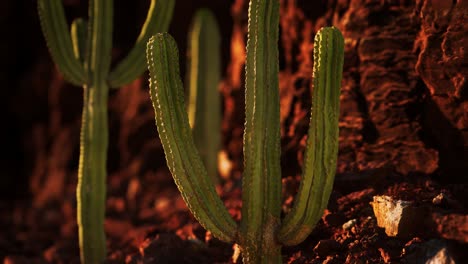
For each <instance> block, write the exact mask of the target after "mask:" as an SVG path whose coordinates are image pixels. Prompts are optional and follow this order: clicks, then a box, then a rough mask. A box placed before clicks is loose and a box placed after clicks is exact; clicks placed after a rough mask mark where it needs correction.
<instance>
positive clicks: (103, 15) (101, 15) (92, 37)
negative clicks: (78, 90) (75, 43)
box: [87, 0, 144, 84]
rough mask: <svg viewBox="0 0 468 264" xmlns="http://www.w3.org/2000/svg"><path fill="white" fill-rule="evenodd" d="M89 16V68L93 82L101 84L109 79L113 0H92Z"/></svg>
mask: <svg viewBox="0 0 468 264" xmlns="http://www.w3.org/2000/svg"><path fill="white" fill-rule="evenodd" d="M89 17H90V20H89V23H90V25H89V32H88V37H89V39H88V46H89V47H90V52H89V54H88V56H89V59H88V62H89V65H88V69H87V70H88V74H90V77H91V81H92V83H97V84H100V83H102V82H104V81H106V80H107V76H108V74H109V70H110V64H111V56H112V20H113V1H112V0H90V1H89ZM143 65H144V61H143Z"/></svg>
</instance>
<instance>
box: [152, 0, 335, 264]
mask: <svg viewBox="0 0 468 264" xmlns="http://www.w3.org/2000/svg"><path fill="white" fill-rule="evenodd" d="M278 24H279V2H278V1H271V0H251V1H250V8H249V28H248V32H249V34H248V38H249V39H248V42H247V64H246V97H245V100H246V123H245V131H244V157H245V158H244V177H243V185H242V188H243V193H242V199H243V208H242V220H241V223H240V225H237V224H236V223H235V222H234V221H233V220H232V218H231V217H230V216H229V214H228V212H227V210H226V209H225V208H224V207H223V206H222V202H221V200H220V199H219V197H218V196H217V195H216V192H215V190H214V188H213V186H212V185H209V182H210V181H209V178H208V176H207V173H206V170H205V168H204V166H203V164H202V162H201V158H200V156H199V154H198V153H197V150H196V148H195V144H194V142H193V137H192V136H191V134H190V127H189V122H188V118H187V115H186V112H185V111H184V102H183V101H184V98H183V89H182V82H181V80H180V76H179V75H178V73H179V65H178V52H177V48H176V43H175V41H174V40H173V38H172V37H170V36H169V35H168V34H167V33H164V34H158V35H156V36H153V37H152V38H151V39H150V41H149V42H148V48H147V59H148V67H149V71H150V94H151V99H152V101H153V107H154V110H155V117H156V125H157V128H158V132H159V136H160V138H161V142H162V144H163V147H164V151H165V154H166V159H167V164H168V166H169V169H170V171H171V173H172V176H173V178H174V180H175V182H176V184H177V186H178V188H179V190H180V192H181V194H182V196H183V198H184V200H185V202H186V203H187V205H188V207H189V209H190V210H191V212H192V213H193V214H194V215H195V217H196V218H197V220H198V221H199V222H200V223H201V224H202V225H203V226H204V227H205V228H206V229H207V230H209V231H211V232H212V234H213V235H214V236H216V237H218V238H219V239H221V240H224V241H226V242H236V243H238V244H239V245H240V247H241V250H242V254H243V260H244V263H282V257H281V247H282V246H284V245H286V246H290V245H295V244H298V243H300V242H302V241H303V240H304V239H305V238H306V237H307V236H308V235H309V234H310V232H311V230H312V228H313V227H314V225H315V224H316V222H317V221H318V219H319V218H320V216H321V215H322V212H323V209H324V208H325V207H326V204H327V201H328V198H329V195H330V192H331V188H332V185H333V180H334V175H335V170H336V168H335V167H336V160H337V150H338V116H339V95H340V84H341V72H342V68H343V57H344V56H343V53H344V47H343V46H344V41H343V37H342V35H341V33H340V32H339V30H338V29H336V28H334V27H331V28H323V29H321V30H320V31H319V32H318V33H317V35H316V38H315V47H314V58H315V61H314V69H313V76H314V91H313V111H312V116H311V119H310V128H309V132H308V142H307V149H306V156H305V160H304V164H306V165H305V168H304V171H303V177H302V181H301V186H300V190H299V193H298V194H297V196H296V201H295V204H294V207H293V209H292V211H291V212H290V213H288V214H287V215H286V218H285V219H284V220H283V221H281V219H280V212H281V209H280V208H281V204H280V202H281V200H280V194H281V175H280V159H279V155H280V143H279V140H280V132H279V131H280V130H279V125H280V121H279V91H278V47H277V42H278Z"/></svg>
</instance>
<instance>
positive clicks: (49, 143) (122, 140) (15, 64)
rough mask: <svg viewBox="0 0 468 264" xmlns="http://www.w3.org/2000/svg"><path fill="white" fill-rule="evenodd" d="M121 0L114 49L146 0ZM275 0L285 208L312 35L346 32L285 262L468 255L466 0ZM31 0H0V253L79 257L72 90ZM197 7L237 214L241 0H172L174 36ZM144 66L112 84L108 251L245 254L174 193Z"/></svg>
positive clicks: (225, 258) (226, 181) (165, 257)
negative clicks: (330, 110)
mask: <svg viewBox="0 0 468 264" xmlns="http://www.w3.org/2000/svg"><path fill="white" fill-rule="evenodd" d="M86 2H87V1H79V0H75V1H64V3H65V6H66V11H67V15H68V16H69V17H73V16H77V15H82V14H83V12H84V14H85V10H86ZM126 2H127V1H116V8H115V9H116V19H115V23H116V28H118V29H119V30H118V31H117V32H116V33H115V34H114V35H115V36H114V37H115V41H114V42H115V44H114V46H115V50H114V54H115V58H116V60H117V59H119V58H121V57H122V56H123V54H125V52H126V51H127V50H128V49H129V48H130V47H131V45H132V40H133V39H134V38H135V37H136V35H137V34H138V28H139V26H140V23H141V22H142V19H144V14H145V12H146V11H145V10H146V8H147V3H146V1H136V2H137V4H131V3H126ZM192 2H196V3H192ZM280 2H281V22H280V33H281V35H280V43H279V46H280V56H281V58H280V71H281V72H280V96H281V135H282V139H281V143H282V156H281V165H282V175H283V201H284V203H283V209H284V212H287V211H288V210H289V208H290V207H291V205H292V202H293V199H294V195H295V193H296V191H297V188H298V186H299V181H300V175H301V167H302V164H301V162H302V154H303V151H304V147H305V136H306V133H307V128H308V120H309V114H310V104H311V98H310V95H311V83H312V76H311V75H312V74H311V70H312V64H313V56H312V50H313V38H314V34H315V32H316V31H317V30H318V29H319V28H320V27H321V26H326V25H335V26H337V27H338V28H339V29H340V30H342V32H343V35H344V37H345V40H346V51H345V65H344V74H343V82H342V95H341V113H340V139H339V140H340V149H339V158H338V166H337V175H336V181H335V185H334V189H333V193H332V195H331V198H330V201H329V204H328V207H327V210H326V211H325V212H324V215H323V217H322V220H321V221H320V222H319V223H318V225H317V227H316V228H315V229H314V231H313V232H312V234H311V235H310V236H309V237H308V239H307V240H306V241H304V242H303V243H301V244H300V245H298V246H295V247H285V248H283V259H284V263H464V262H466V261H464V260H465V259H466V257H468V253H467V252H468V251H467V250H468V185H467V181H468V180H467V179H468V178H467V175H468V84H467V76H468V63H467V62H468V55H467V53H466V47H468V37H467V36H468V21H467V20H468V19H467V17H468V15H467V14H468V2H467V1H464V0H454V1H445V0H432V1H431V0H416V1H406V0H387V1H383V0H333V1H305V0H281V1H280ZM35 4H36V3H35V2H34V3H31V1H28V2H27V3H22V2H20V1H13V0H11V1H2V3H1V4H0V18H1V19H2V20H3V22H4V23H0V32H1V33H2V35H4V36H10V37H9V38H7V39H6V40H5V41H2V42H3V43H0V47H2V48H0V54H1V55H2V58H5V59H2V60H0V82H2V83H3V84H5V87H4V88H5V89H3V91H2V93H3V98H4V104H3V105H2V106H1V107H3V108H4V109H2V110H3V112H4V113H5V114H4V124H6V126H5V125H4V126H3V129H2V130H1V137H0V139H1V140H2V142H1V145H2V146H3V147H4V152H3V154H2V159H1V160H0V165H1V167H2V168H3V170H2V172H1V175H0V260H3V263H5V264H6V263H8V264H12V263H79V256H78V255H79V250H78V243H77V241H78V238H77V224H76V212H75V208H76V198H75V187H76V174H77V172H76V171H77V160H78V154H79V152H78V151H79V150H78V142H79V127H80V113H81V103H82V101H81V96H82V91H81V88H80V87H74V86H71V85H70V84H67V83H66V82H65V81H64V80H63V78H62V77H61V75H60V74H59V73H58V72H57V70H56V69H55V68H54V66H53V63H52V62H51V59H50V57H49V55H48V52H47V49H46V47H45V44H44V40H43V38H42V35H41V32H40V28H39V26H38V20H37V15H36V10H35ZM202 6H207V7H209V8H211V9H212V10H213V11H215V14H216V16H217V18H218V19H219V23H220V28H221V31H222V32H223V33H222V34H223V43H222V45H223V48H222V50H223V55H222V59H223V71H224V74H223V77H224V79H223V82H222V83H221V85H220V91H221V94H222V96H223V113H224V118H223V126H222V135H223V146H224V147H223V151H224V152H225V154H226V155H225V157H224V159H223V162H224V163H223V164H228V165H229V166H225V167H224V168H225V170H223V173H222V175H223V177H222V181H221V184H220V185H219V186H217V190H218V192H219V194H220V196H221V197H222V199H223V201H224V202H225V205H226V207H227V208H228V210H229V212H230V213H231V215H232V216H233V217H234V219H236V220H239V219H240V217H241V211H240V208H241V206H242V202H241V190H240V187H241V179H242V158H243V157H242V133H243V123H244V113H243V112H244V93H243V85H244V81H243V78H244V73H243V71H244V68H243V67H244V66H243V63H244V58H245V57H244V56H245V50H244V47H245V41H246V30H247V28H246V26H247V8H248V1H247V0H231V1H208V0H206V1H184V0H179V1H178V2H177V5H176V10H175V16H174V20H173V22H172V25H171V28H170V33H171V34H173V35H174V36H175V39H176V40H177V41H178V43H179V48H180V50H181V51H183V50H185V49H186V39H185V38H186V33H187V28H188V25H189V21H186V20H187V17H190V16H191V15H192V14H193V12H194V11H195V10H196V8H198V7H202ZM120 18H121V19H120ZM27 32H29V33H27ZM183 54H184V52H181V55H183ZM184 63H185V57H184V56H182V64H181V65H184ZM183 73H184V69H182V76H184V74H183ZM146 80H147V76H143V77H142V78H141V79H138V80H136V81H135V82H133V83H132V84H131V85H128V86H125V87H122V88H120V89H119V90H116V91H112V93H111V95H110V102H109V122H110V124H109V126H110V127H109V131H110V144H109V162H108V171H109V177H108V190H107V197H108V199H107V208H106V223H105V229H106V234H107V238H108V240H107V246H108V263H242V260H241V258H235V257H233V255H235V254H234V252H235V246H233V245H230V244H226V243H223V242H221V241H219V240H217V239H215V238H212V237H211V235H210V233H209V232H206V231H205V230H204V229H203V228H202V227H201V226H200V225H199V224H198V223H197V222H196V220H195V219H194V218H193V217H192V215H191V214H190V212H189V211H188V209H187V207H186V206H185V204H184V202H183V200H182V198H181V196H180V195H179V193H178V191H177V188H176V186H175V185H174V183H173V181H172V178H171V176H170V173H169V171H168V169H167V167H166V165H165V158H164V153H163V150H162V146H161V143H160V142H159V140H158V137H157V136H158V135H157V131H156V126H155V122H154V114H153V110H152V106H151V103H150V100H149V96H148V95H149V94H148V87H147V81H146ZM378 197H384V198H383V199H384V200H385V199H387V201H388V200H389V199H390V203H391V202H395V203H401V204H405V206H404V208H405V210H406V211H404V212H402V213H401V214H399V215H401V216H402V221H400V224H399V225H398V226H397V227H396V231H395V230H394V231H395V232H393V233H392V231H390V227H388V226H387V227H385V226H384V225H383V224H382V223H380V222H381V221H378V219H381V218H389V215H386V213H388V212H387V211H385V210H384V211H383V212H381V211H378V210H377V211H376V210H375V209H376V208H377V207H378V205H379V202H378V201H380V200H379V198H378ZM402 201H405V202H402ZM379 223H380V225H381V226H383V227H379ZM386 224H387V225H388V223H386ZM431 261H432V262H431Z"/></svg>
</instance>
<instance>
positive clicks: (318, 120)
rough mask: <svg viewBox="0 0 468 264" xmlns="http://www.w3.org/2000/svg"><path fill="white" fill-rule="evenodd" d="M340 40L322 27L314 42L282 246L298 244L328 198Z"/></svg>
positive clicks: (332, 169) (334, 152) (335, 136)
mask: <svg viewBox="0 0 468 264" xmlns="http://www.w3.org/2000/svg"><path fill="white" fill-rule="evenodd" d="M343 54H344V41H343V36H342V35H341V33H340V31H339V30H338V29H336V28H334V27H328V28H323V29H322V30H320V31H319V32H318V33H317V35H316V36H315V42H314V69H313V77H314V91H313V99H312V116H311V118H310V125H309V132H308V139H307V146H306V150H305V151H306V153H305V156H304V166H305V167H304V169H303V175H302V181H301V185H300V187H299V193H298V194H297V196H296V199H295V203H294V206H293V209H292V211H291V212H290V213H289V214H288V215H287V216H286V219H285V220H284V222H283V224H282V226H281V229H280V231H279V235H278V238H279V240H280V241H281V243H282V244H284V245H296V244H298V243H300V242H302V241H303V240H304V239H305V238H306V237H307V236H308V235H309V233H310V232H311V231H312V229H313V227H314V226H315V224H316V223H317V221H318V220H319V219H320V217H321V216H322V214H323V210H324V209H325V207H326V205H327V202H328V198H329V196H330V193H331V190H332V187H333V180H334V177H335V171H336V160H337V156H338V116H339V103H340V87H341V75H342V70H343Z"/></svg>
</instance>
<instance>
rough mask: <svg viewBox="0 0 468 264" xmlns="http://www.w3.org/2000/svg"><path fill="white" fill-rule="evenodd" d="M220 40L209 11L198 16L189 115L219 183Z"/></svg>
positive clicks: (193, 40)
mask: <svg viewBox="0 0 468 264" xmlns="http://www.w3.org/2000/svg"><path fill="white" fill-rule="evenodd" d="M220 41H221V38H220V36H219V30H218V25H217V23H216V19H215V17H214V16H213V14H212V13H211V12H210V11H209V10H208V9H200V10H199V11H197V13H196V14H195V17H194V20H193V22H192V26H191V29H190V33H189V45H190V49H189V54H190V63H189V64H188V70H187V72H188V74H187V78H186V80H188V82H189V93H190V96H189V98H190V99H189V102H188V114H189V123H190V127H191V128H192V133H193V138H194V140H195V145H196V146H197V149H198V151H199V152H200V156H201V157H202V160H203V163H204V164H205V166H206V169H207V172H208V176H209V177H210V178H211V179H212V180H213V181H214V182H215V183H217V182H218V179H219V177H218V152H219V150H220V148H221V134H220V129H221V101H220V95H219V91H218V84H219V81H220V76H221V73H220V71H221V70H220V69H221V60H220V55H221V54H220V47H219V45H220Z"/></svg>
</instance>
